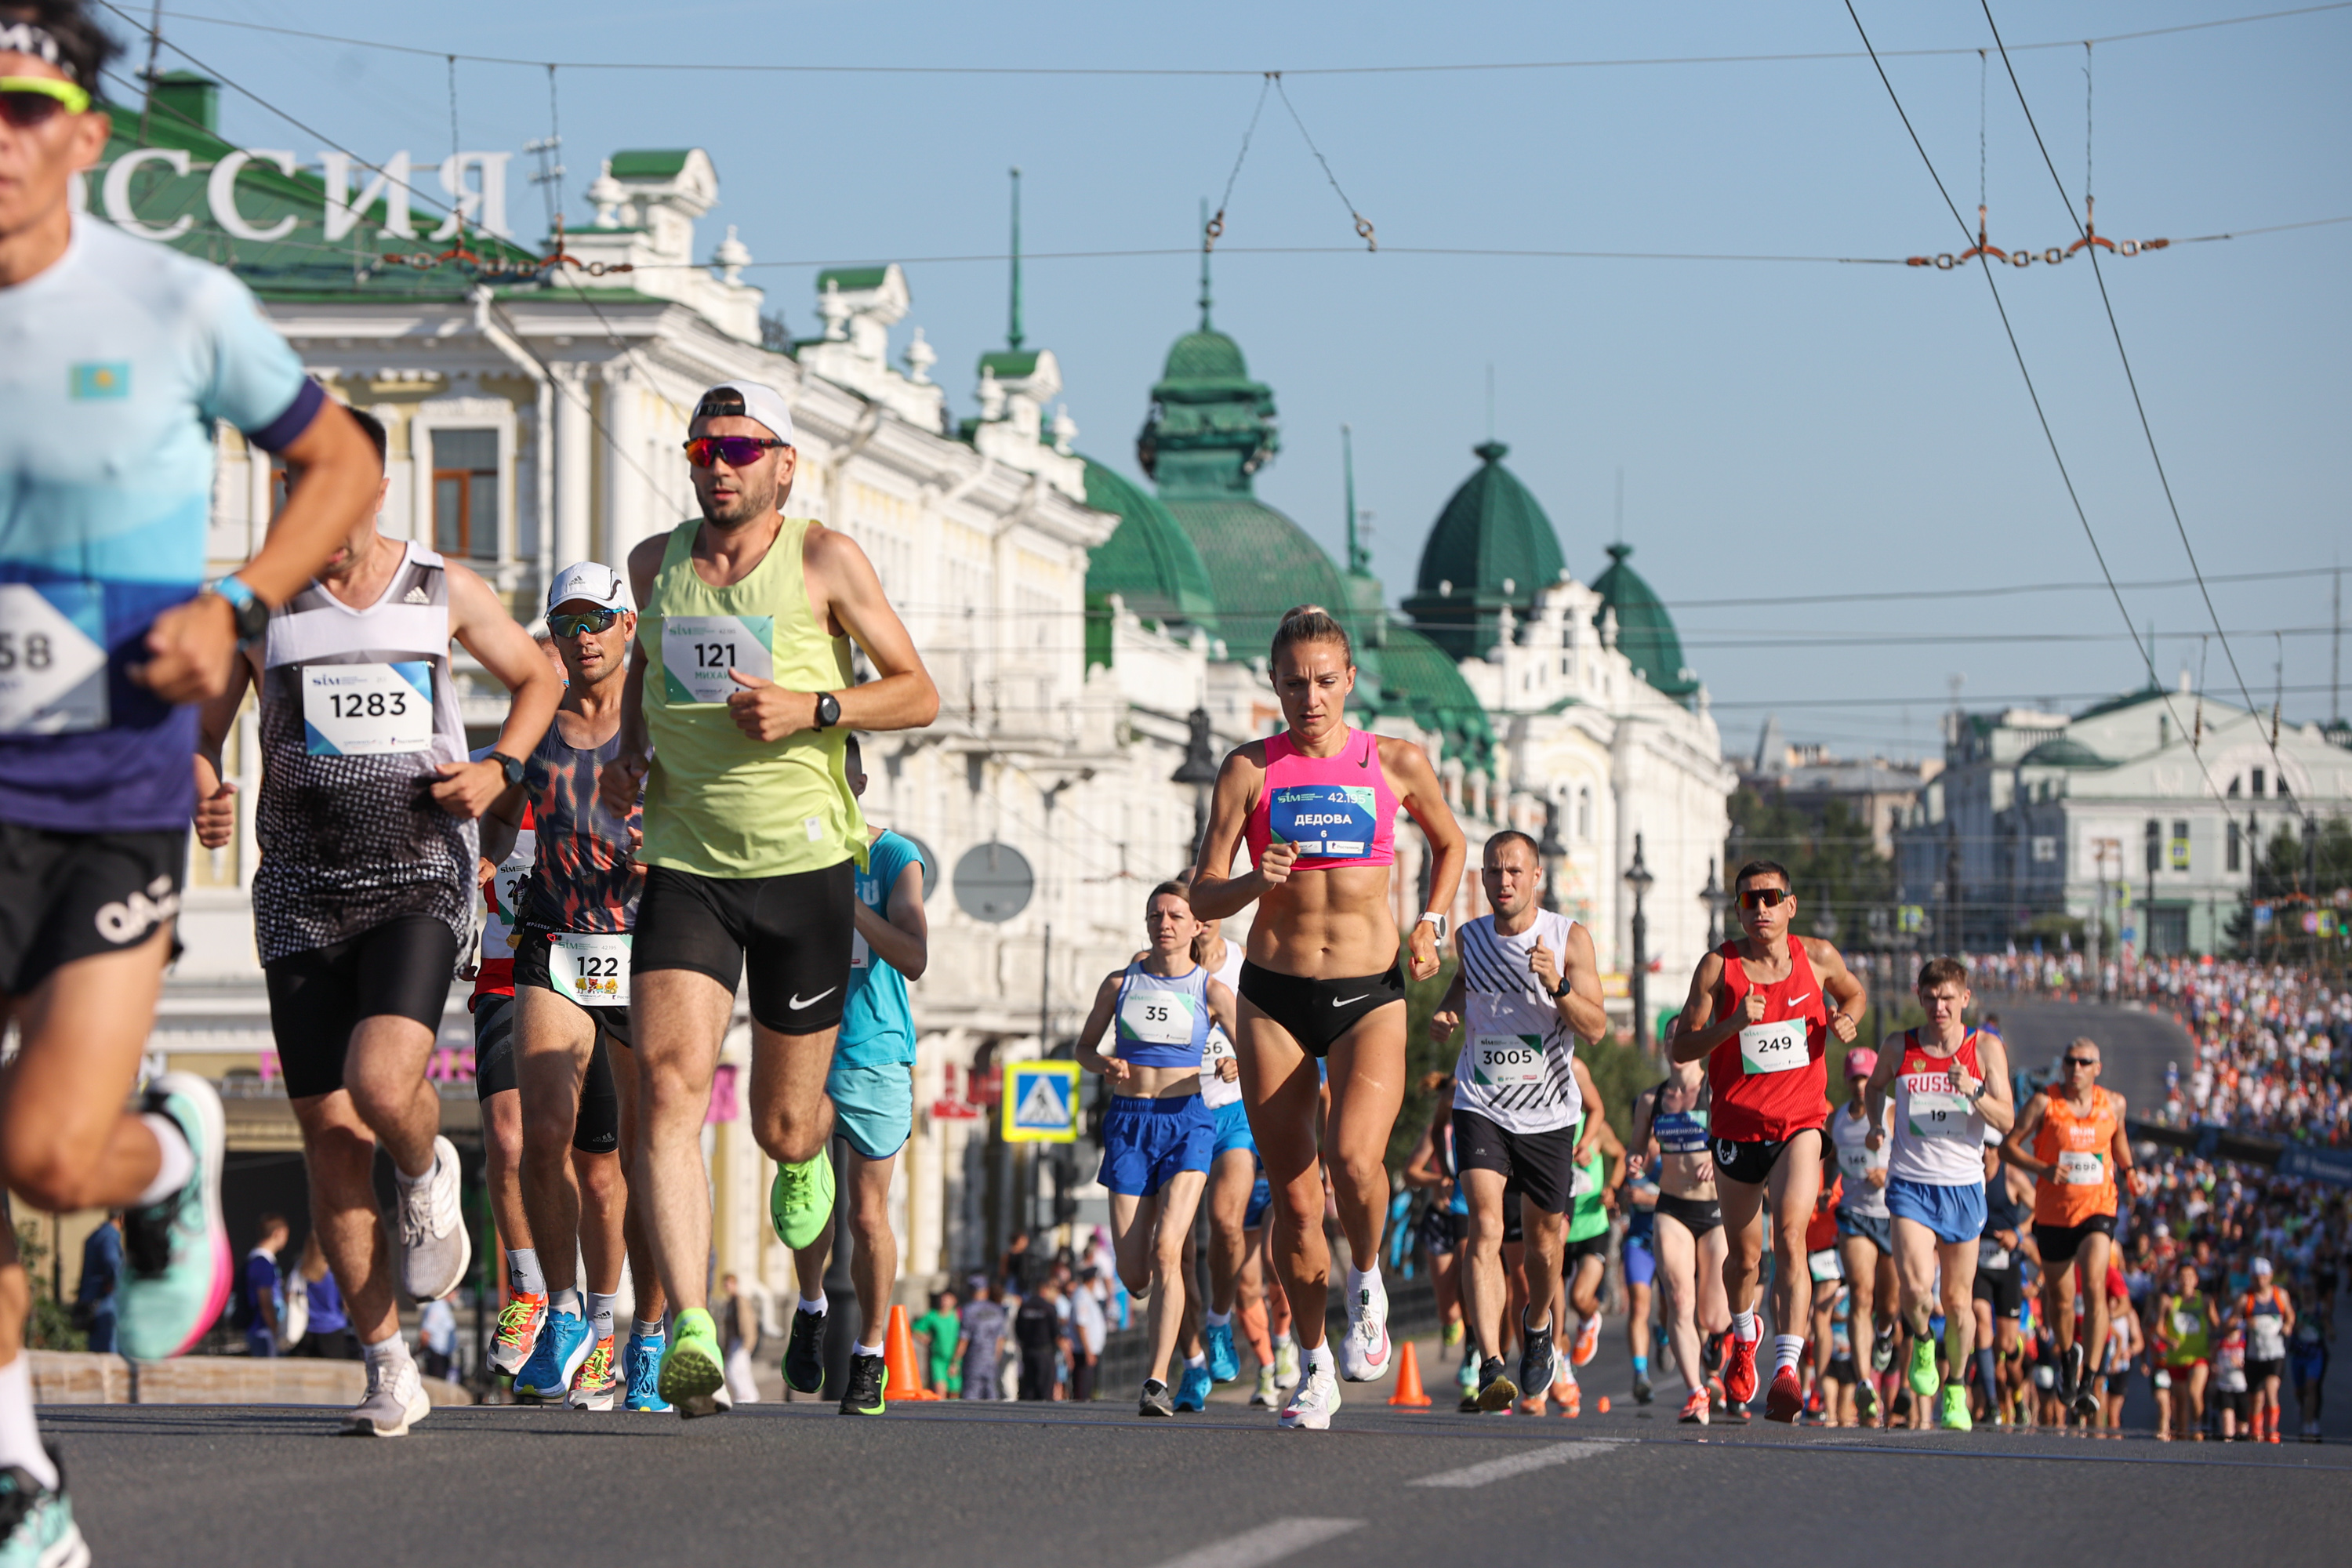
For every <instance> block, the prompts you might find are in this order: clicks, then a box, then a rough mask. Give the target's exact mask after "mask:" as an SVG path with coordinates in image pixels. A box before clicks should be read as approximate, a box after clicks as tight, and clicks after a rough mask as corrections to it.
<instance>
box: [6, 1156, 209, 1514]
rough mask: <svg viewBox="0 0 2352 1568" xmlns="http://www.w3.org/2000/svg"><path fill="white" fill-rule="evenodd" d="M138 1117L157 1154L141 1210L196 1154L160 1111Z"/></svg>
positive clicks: (189, 1167) (192, 1164)
mask: <svg viewBox="0 0 2352 1568" xmlns="http://www.w3.org/2000/svg"><path fill="white" fill-rule="evenodd" d="M139 1120H140V1121H143V1122H145V1123H146V1124H147V1131H150V1132H152V1133H153V1134H155V1153H156V1156H157V1158H156V1163H155V1179H154V1180H153V1181H152V1182H150V1183H148V1184H147V1190H146V1191H144V1192H142V1193H141V1194H139V1195H138V1196H137V1197H135V1198H133V1199H131V1207H132V1208H135V1209H143V1208H145V1207H146V1206H147V1205H150V1204H160V1203H162V1202H163V1200H164V1199H165V1198H168V1197H170V1196H171V1195H172V1194H173V1193H176V1192H178V1191H179V1190H180V1189H181V1188H182V1187H184V1186H186V1185H187V1184H188V1178H189V1177H190V1176H193V1175H194V1174H195V1173H196V1156H195V1152H194V1150H192V1149H190V1148H189V1147H188V1135H187V1134H186V1133H184V1132H183V1131H180V1124H179V1123H178V1122H176V1121H173V1120H172V1119H171V1118H170V1117H168V1116H165V1115H163V1114H162V1113H161V1112H160V1111H153V1110H151V1111H148V1112H147V1113H146V1114H145V1115H143V1116H142V1117H140V1119H139ZM25 1468H26V1469H28V1470H29V1469H31V1468H32V1467H31V1466H30V1465H27V1466H26V1467H25ZM50 1477H51V1479H49V1480H47V1481H44V1482H42V1483H41V1484H42V1485H44V1486H53V1485H55V1484H56V1482H55V1478H56V1472H55V1471H54V1470H52V1471H51V1472H50Z"/></svg>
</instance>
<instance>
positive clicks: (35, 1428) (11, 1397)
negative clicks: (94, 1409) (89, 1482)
mask: <svg viewBox="0 0 2352 1568" xmlns="http://www.w3.org/2000/svg"><path fill="white" fill-rule="evenodd" d="M186 1147H187V1145H186V1144H184V1143H183V1144H182V1145H181V1148H183V1149H185V1148H186ZM0 1465H17V1466H21V1467H23V1468H24V1471H25V1473H26V1475H29V1476H31V1477H32V1478H33V1479H35V1480H37V1481H38V1482H40V1483H41V1484H42V1485H43V1486H45V1487H47V1488H48V1489H50V1490H51V1491H55V1490H57V1489H58V1468H57V1466H56V1465H54V1464H52V1463H50V1461H49V1452H48V1450H47V1449H46V1448H44V1447H41V1424H40V1422H39V1421H38V1420H37V1419H35V1417H34V1415H33V1364H32V1363H30V1362H28V1361H26V1359H25V1353H24V1352H22V1351H19V1352H16V1360H15V1361H12V1362H10V1363H8V1364H7V1365H6V1366H0Z"/></svg>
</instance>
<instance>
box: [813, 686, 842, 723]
mask: <svg viewBox="0 0 2352 1568" xmlns="http://www.w3.org/2000/svg"><path fill="white" fill-rule="evenodd" d="M840 722H841V699H840V698H838V697H835V695H834V694H833V693H832V692H830V691H820V692H818V693H817V694H816V727H817V728H818V729H820V730H830V729H832V728H833V727H834V726H835V724H838V723H840Z"/></svg>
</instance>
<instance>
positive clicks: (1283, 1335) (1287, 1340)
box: [1274, 1329, 1297, 1350]
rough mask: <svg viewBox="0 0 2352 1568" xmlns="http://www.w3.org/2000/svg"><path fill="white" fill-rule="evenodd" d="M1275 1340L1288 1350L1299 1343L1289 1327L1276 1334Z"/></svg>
mask: <svg viewBox="0 0 2352 1568" xmlns="http://www.w3.org/2000/svg"><path fill="white" fill-rule="evenodd" d="M1274 1342H1275V1343H1276V1345H1278V1346H1280V1347H1282V1348H1283V1349H1285V1350H1287V1349H1288V1348H1289V1347H1290V1346H1292V1345H1294V1344H1296V1343H1297V1340H1296V1339H1295V1338H1293V1337H1292V1335H1291V1332H1290V1331H1289V1330H1288V1329H1285V1330H1283V1331H1282V1332H1280V1333H1278V1334H1276V1335H1275V1336H1274Z"/></svg>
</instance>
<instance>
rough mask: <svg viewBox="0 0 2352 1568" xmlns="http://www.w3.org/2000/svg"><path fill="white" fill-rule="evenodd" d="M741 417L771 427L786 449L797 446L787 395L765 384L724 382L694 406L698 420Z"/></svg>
mask: <svg viewBox="0 0 2352 1568" xmlns="http://www.w3.org/2000/svg"><path fill="white" fill-rule="evenodd" d="M730 414H740V415H741V416H743V417H745V418H747V419H756V420H758V421H759V422H760V423H761V424H762V425H765V426H767V427H768V432H769V434H770V435H772V436H773V437H775V438H776V439H777V440H779V441H782V443H783V444H784V445H785V446H787V447H789V446H791V445H792V444H793V411H792V408H791V407H790V405H787V404H786V403H785V402H784V395H783V394H782V393H781V392H778V391H777V390H776V389H775V388H774V387H772V386H770V385H769V384H767V383H765V382H763V381H722V382H720V383H719V384H718V385H716V386H713V387H710V388H709V389H707V390H706V391H705V392H704V393H703V395H701V397H699V398H698V399H697V400H696V402H695V405H694V417H695V418H697V419H705V418H709V417H712V416H723V415H730Z"/></svg>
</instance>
